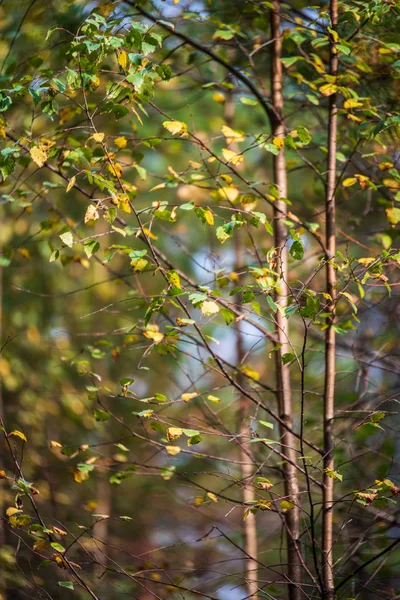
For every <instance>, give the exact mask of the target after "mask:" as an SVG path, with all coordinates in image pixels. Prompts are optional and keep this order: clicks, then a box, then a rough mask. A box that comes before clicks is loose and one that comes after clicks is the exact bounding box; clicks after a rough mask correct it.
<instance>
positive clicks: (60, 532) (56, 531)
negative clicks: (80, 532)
mask: <svg viewBox="0 0 400 600" xmlns="http://www.w3.org/2000/svg"><path fill="white" fill-rule="evenodd" d="M53 531H54V533H57V534H58V535H67V532H66V531H64V529H60V528H59V527H53Z"/></svg>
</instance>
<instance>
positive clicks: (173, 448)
mask: <svg viewBox="0 0 400 600" xmlns="http://www.w3.org/2000/svg"><path fill="white" fill-rule="evenodd" d="M165 449H166V451H167V452H168V454H169V455H170V456H176V455H177V454H179V453H180V452H181V448H180V447H179V446H165Z"/></svg>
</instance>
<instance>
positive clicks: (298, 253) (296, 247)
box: [289, 240, 304, 260]
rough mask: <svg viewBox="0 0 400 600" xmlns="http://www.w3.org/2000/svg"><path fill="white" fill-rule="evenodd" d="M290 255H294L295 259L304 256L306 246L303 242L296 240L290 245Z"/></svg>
mask: <svg viewBox="0 0 400 600" xmlns="http://www.w3.org/2000/svg"><path fill="white" fill-rule="evenodd" d="M289 254H290V256H292V257H293V258H294V259H295V260H301V259H302V258H303V256H304V247H303V244H302V243H301V242H299V241H298V240H295V241H294V242H293V244H292V245H291V246H290V250H289Z"/></svg>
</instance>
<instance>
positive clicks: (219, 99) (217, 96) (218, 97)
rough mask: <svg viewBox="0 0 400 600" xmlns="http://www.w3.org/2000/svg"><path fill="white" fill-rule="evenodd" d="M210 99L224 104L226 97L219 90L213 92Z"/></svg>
mask: <svg viewBox="0 0 400 600" xmlns="http://www.w3.org/2000/svg"><path fill="white" fill-rule="evenodd" d="M212 99H213V100H214V102H218V104H225V101H226V98H225V96H224V95H223V94H221V92H215V94H213V97H212Z"/></svg>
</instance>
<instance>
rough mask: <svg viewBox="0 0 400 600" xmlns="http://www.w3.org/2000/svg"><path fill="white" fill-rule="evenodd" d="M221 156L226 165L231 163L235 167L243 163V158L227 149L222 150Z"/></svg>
mask: <svg viewBox="0 0 400 600" xmlns="http://www.w3.org/2000/svg"><path fill="white" fill-rule="evenodd" d="M222 155H223V157H224V159H225V160H226V162H227V163H232V164H233V165H235V166H236V165H239V164H240V163H241V162H243V156H242V155H241V154H237V153H236V152H233V150H229V149H228V148H224V149H223V150H222Z"/></svg>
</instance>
